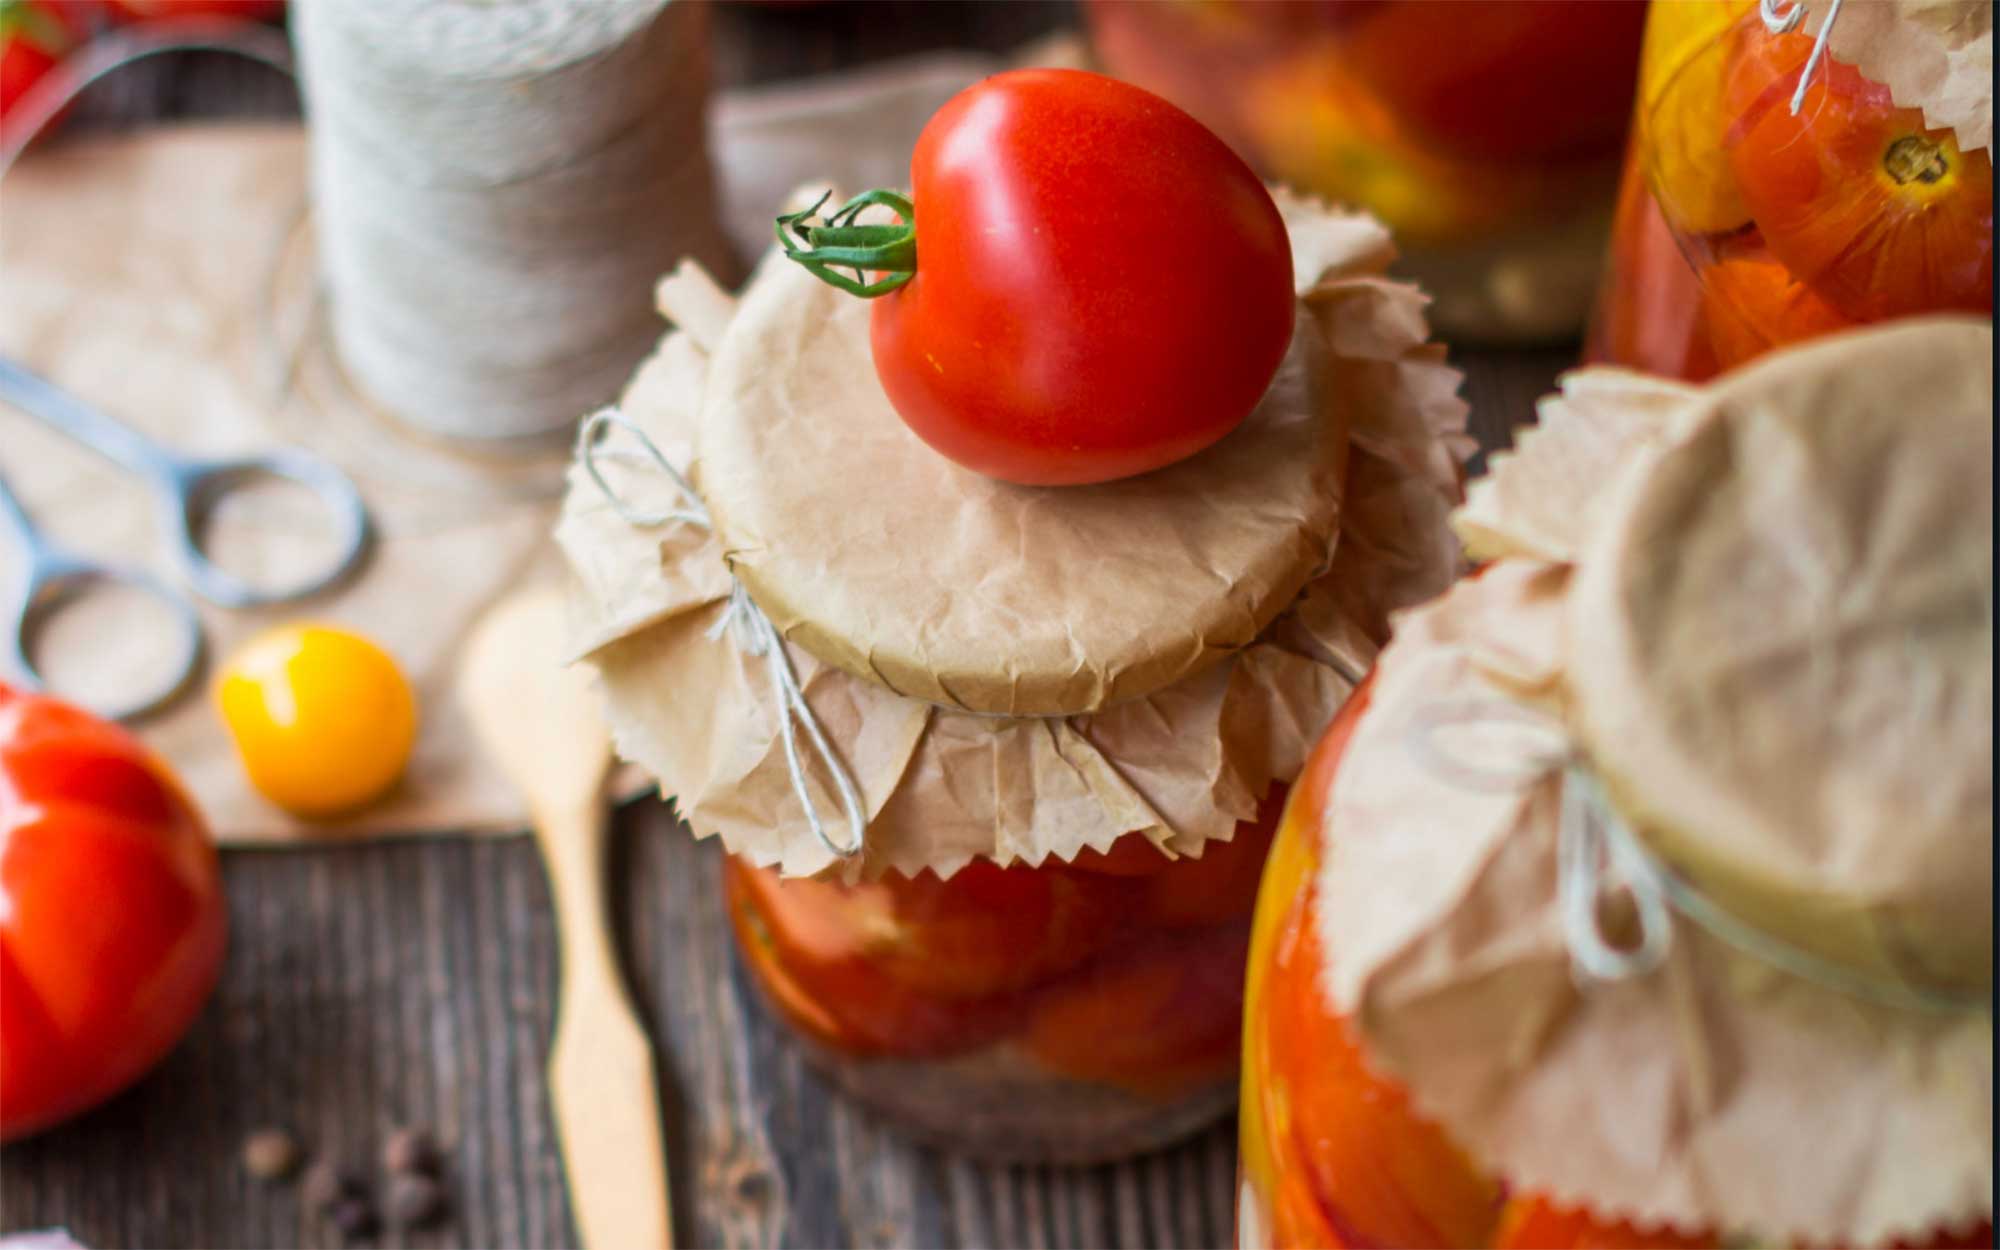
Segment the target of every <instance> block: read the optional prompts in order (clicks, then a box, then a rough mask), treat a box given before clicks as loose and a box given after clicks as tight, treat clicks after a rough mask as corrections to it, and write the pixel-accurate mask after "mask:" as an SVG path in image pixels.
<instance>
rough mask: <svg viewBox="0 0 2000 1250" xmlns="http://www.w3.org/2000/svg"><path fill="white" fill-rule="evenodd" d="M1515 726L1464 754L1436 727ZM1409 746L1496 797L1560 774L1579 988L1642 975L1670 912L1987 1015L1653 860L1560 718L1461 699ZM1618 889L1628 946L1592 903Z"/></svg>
mask: <svg viewBox="0 0 2000 1250" xmlns="http://www.w3.org/2000/svg"><path fill="white" fill-rule="evenodd" d="M1476 729H1489V730H1491V729H1498V730H1502V731H1506V730H1513V731H1516V732H1517V733H1519V734H1520V735H1521V738H1522V739H1524V741H1522V742H1521V743H1520V745H1521V748H1522V749H1521V750H1520V751H1519V753H1518V754H1516V755H1515V756H1514V757H1512V758H1509V759H1504V760H1501V761H1499V762H1488V761H1484V760H1482V761H1478V762H1474V761H1472V760H1469V759H1467V758H1466V757H1465V756H1463V755H1460V754H1458V753H1456V751H1455V750H1453V749H1451V748H1449V747H1447V746H1445V745H1444V744H1442V743H1440V742H1439V741H1438V734H1439V732H1440V731H1442V730H1476ZM1406 743H1407V745H1408V748H1409V750H1410V751H1411V753H1412V754H1413V755H1415V756H1416V757H1417V759H1418V760H1419V761H1420V762H1421V763H1422V764H1423V766H1424V767H1425V768H1426V769H1428V770H1429V771H1430V772H1431V773H1432V774H1433V775H1435V776H1437V777H1439V778H1441V779H1443V780H1444V781H1446V782H1447V783H1449V784H1451V785H1455V786H1458V787H1460V788H1461V789H1465V790H1470V791H1475V792H1480V793H1486V794H1502V793H1508V792H1512V791H1519V790H1524V789H1526V788H1528V787H1529V786H1532V785H1535V784H1538V783H1540V782H1542V781H1544V780H1546V779H1547V778H1549V777H1550V776H1553V775H1557V774H1560V776H1561V787H1562V789H1561V809H1560V810H1561V816H1560V824H1559V825H1558V826H1557V833H1556V896H1557V905H1558V907H1559V908H1560V915H1561V919H1562V930H1563V944H1564V945H1565V946H1566V947H1567V948H1568V949H1569V957H1570V971H1571V975H1572V976H1573V977H1575V979H1576V980H1577V982H1578V984H1579V985H1583V986H1588V985H1591V984H1594V983H1595V984H1606V983H1611V982H1616V981H1624V980H1629V979H1631V978H1633V977H1639V976H1644V975H1646V974H1647V973H1649V972H1652V971H1653V970H1655V969H1656V968H1658V967H1659V966H1660V965H1661V964H1662V963H1663V962H1665V960H1666V957H1667V952H1668V950H1669V948H1670V947H1671V946H1672V944H1673V915H1672V913H1674V912H1679V913H1680V914H1681V915H1682V916H1683V917H1685V918H1686V919H1688V920H1691V921H1693V922H1694V923H1695V924H1697V925H1699V926H1701V927H1702V928H1703V929H1705V930H1707V931H1708V932H1709V933H1710V934H1711V935H1713V936H1714V937H1716V938H1719V939H1720V940H1722V941H1723V942H1725V943H1727V944H1728V945H1730V946H1733V947H1735V948H1736V949H1737V950H1739V951H1741V952H1742V953H1744V954H1746V955H1748V956H1750V957H1751V958H1753V959H1756V960H1758V961H1760V962H1762V963H1765V964H1769V965H1771V966H1773V967H1775V968H1778V969H1780V970H1781V971H1784V972H1787V973H1790V974H1791V975H1793V976H1796V977H1800V978H1803V979H1804V980H1807V981H1811V982H1814V983H1816V984H1818V985H1821V986H1824V987H1826V988H1828V989H1832V990H1837V991H1840V992H1842V993H1846V994H1851V995H1853V996H1855V997H1858V998H1864V999H1870V1000H1872V1001H1874V1002H1877V1003H1880V1004H1882V1005H1883V1006H1887V1007H1894V1008H1899V1009H1902V1010H1908V1011H1929V1012H1961V1011H1991V1010H1992V1006H1993V1000H1992V998H1991V997H1990V996H1981V995H1975V994H1956V993H1952V992H1950V991H1947V990H1940V989H1936V988H1928V987H1918V986H1913V985H1910V984H1908V983H1906V982H1902V981H1893V980H1889V979H1887V978H1884V977H1877V976H1871V975H1869V974H1867V973H1864V972H1859V971H1857V970H1855V969H1853V968H1850V967H1847V966H1845V965H1843V964H1838V963H1834V962H1833V961H1831V960H1828V959H1824V958H1822V957H1820V956H1819V955H1816V954H1814V953H1813V952H1811V951H1807V950H1803V949H1801V948H1800V947H1797V946H1794V945H1793V944H1792V943H1790V942H1788V941H1786V940H1785V939H1783V938H1781V937H1779V936H1777V935H1776V934H1773V933H1771V932H1769V931H1768V930H1765V929H1762V928H1759V927H1758V926H1756V925H1755V924H1752V923H1751V922H1749V921H1747V920H1744V919H1743V918H1742V917H1740V916H1738V915H1736V914H1735V913H1733V912H1731V911H1729V910H1728V909H1727V908H1725V907H1723V906H1722V905H1721V904H1720V903H1717V902H1716V901H1715V900H1714V899H1712V898H1710V897H1709V896H1708V895H1706V894H1704V893H1702V892H1701V890H1699V889H1697V888H1696V887H1695V886H1694V885H1692V884H1691V883H1689V882H1688V881H1687V880H1686V879H1685V878H1683V877H1681V876H1680V875H1679V874H1678V873H1676V872H1674V871H1673V870H1672V869H1671V868H1669V867H1668V866H1667V865H1666V864H1664V863H1663V862H1661V860H1660V859H1659V857H1658V856H1656V855H1654V854H1653V852H1652V850H1651V849H1650V848H1649V847H1647V846H1646V844H1645V841H1644V840H1643V839H1642V838H1640V836H1639V835H1638V834H1637V833H1635V832H1634V831H1633V830H1632V827H1631V826H1630V825H1628V824H1627V823H1626V822H1625V821H1624V820H1623V819H1622V818H1620V817H1619V815H1618V813H1617V812H1616V810H1615V809H1613V807H1612V806H1611V803H1610V800H1609V799H1608V798H1606V796H1605V794H1604V789H1603V786H1602V785H1601V784H1600V783H1599V782H1598V780H1597V777H1596V775H1595V774H1594V773H1592V772H1591V770H1590V768H1589V765H1588V762H1587V761H1586V760H1585V759H1584V757H1583V756H1582V754H1581V753H1579V752H1578V751H1577V750H1576V749H1575V747H1574V745H1573V744H1572V743H1571V741H1570V738H1569V735H1568V733H1567V731H1566V730H1565V729H1564V727H1563V726H1562V724H1561V723H1560V722H1559V721H1557V720H1555V719H1554V718H1552V717H1548V716H1543V715H1540V714H1538V713H1536V712H1534V711H1532V710H1530V709H1527V708H1523V707H1521V706H1520V705H1518V704H1512V703H1507V702H1504V701H1501V700H1491V699H1467V700H1458V701H1445V702H1438V703H1433V704H1430V705H1429V706H1427V707H1425V708H1423V709H1421V710H1419V711H1418V713H1417V714H1416V715H1415V716H1414V717H1413V718H1412V720H1411V722H1410V724H1409V726H1408V727H1407V731H1406ZM1620 893H1623V894H1624V895H1626V896H1627V897H1628V898H1630V900H1631V902H1632V906H1633V911H1634V918H1635V920H1636V923H1637V927H1638V938H1637V941H1635V942H1620V941H1617V940H1614V938H1613V937H1612V936H1611V935H1608V934H1607V933H1606V932H1605V928H1604V917H1603V911H1602V908H1601V903H1602V902H1603V900H1604V899H1606V898H1608V897H1615V896H1616V895H1618V894H1620Z"/></svg>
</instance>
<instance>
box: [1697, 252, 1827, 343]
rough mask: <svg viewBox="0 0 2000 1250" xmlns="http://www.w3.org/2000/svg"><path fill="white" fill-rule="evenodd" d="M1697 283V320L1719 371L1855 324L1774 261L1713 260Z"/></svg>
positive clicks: (1750, 259) (1751, 259) (1748, 259)
mask: <svg viewBox="0 0 2000 1250" xmlns="http://www.w3.org/2000/svg"><path fill="white" fill-rule="evenodd" d="M1701 286H1702V291H1701V320H1702V324H1703V326H1704V327H1705V328H1706V330H1707V333H1708V342H1709V347H1710V348H1711V350H1713V351H1714V353H1715V360H1716V364H1717V365H1718V366H1719V367H1720V368H1723V369H1733V368H1735V367H1736V366H1737V365H1740V364H1742V363H1743V362H1745V361H1747V360H1750V359H1751V358H1753V357H1756V356H1761V355H1762V354H1764V353H1765V352H1767V351H1770V350H1771V349H1772V348H1774V347H1783V346H1785V345H1787V344H1789V343H1798V342H1803V341H1804V340H1806V339H1810V338H1817V337H1819V336H1820V335H1822V334H1833V333H1836V332H1838V331H1841V330H1850V329H1853V328H1854V327H1855V326H1856V325H1858V324H1859V323H1858V322H1856V321H1854V320H1853V319H1852V318H1850V317H1848V316H1846V315H1844V314H1843V313H1842V312H1841V311H1840V310H1839V309H1837V308H1835V307H1834V306H1833V305H1831V304H1829V303H1827V302H1826V301H1825V300H1823V299H1821V298H1820V297H1819V294H1818V292H1816V291H1814V290H1813V289H1812V288H1811V287H1809V286H1807V285H1805V284H1804V283H1803V282H1800V281H1799V280H1798V279H1797V278H1795V277H1793V276H1792V271H1791V270H1789V269H1787V268H1785V267H1784V266H1783V265H1781V264H1779V263H1777V262H1776V261H1773V260H1759V259H1754V258H1743V259H1732V260H1724V261H1718V262H1717V263H1716V264H1713V265H1710V266H1709V267H1708V268H1707V269H1705V270H1703V271H1702V275H1701Z"/></svg>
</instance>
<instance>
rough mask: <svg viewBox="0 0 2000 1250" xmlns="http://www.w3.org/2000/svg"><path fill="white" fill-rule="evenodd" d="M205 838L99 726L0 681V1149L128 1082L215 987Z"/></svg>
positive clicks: (210, 858)
mask: <svg viewBox="0 0 2000 1250" xmlns="http://www.w3.org/2000/svg"><path fill="white" fill-rule="evenodd" d="M226 926H227V910H226V908H225V906H224V903H223V897H222V878H221V872H220V870H219V868H218V867H217V864H216V857H215V848H214V846H213V845H212V844H211V843H210V842H209V839H208V831H207V829H206V827H205V826H204V825H203V823H202V820H201V817H200V816H199V815H198V814H197V813H196V811H195V809H194V807H193V805H192V804H191V803H190V802H189V800H188V798H187V796H186V795H185V794H184V793H182V791H181V789H180V787H179V786H178V785H176V784H175V782H174V780H173V778H172V777H171V776H170V775H169V774H168V773H167V771H166V769H165V768H164V767H163V766H162V765H161V764H160V763H159V761H157V760H155V759H154V758H153V757H152V756H151V755H149V754H148V753H147V751H146V750H145V748H144V747H142V746H140V745H139V743H138V742H137V740H135V739H134V738H132V737H131V735H129V734H127V733H126V732H125V731H124V730H122V729H119V728H118V727H117V726H115V725H111V724H107V723H106V722H104V721H101V720H98V719H96V718H95V717H93V716H91V715H89V714H88V713H86V712H83V711H80V710H78V709H76V708H73V707H70V706H69V705H67V704H64V703H59V702H57V701H56V700H54V699H49V698H44V697H40V696H35V695H27V694H22V693H20V692H19V691H16V690H14V689H13V688H11V687H9V686H6V685H4V684H0V1140H4V1139H11V1138H15V1137H19V1136H21V1135H23V1134H26V1133H31V1132H34V1131H36V1130H38V1129H41V1128H46V1127H47V1126H49V1125H51V1124H54V1123H56V1122H57V1121H58V1120H62V1119H65V1118H67V1117H69V1116H72V1115H75V1114H76V1113H77V1112H79V1111H82V1110H84V1109H85V1108H87V1107H90V1106H92V1105H94V1104H96V1103H98V1102H101V1101H103V1100H104V1099H106V1098H108V1097H110V1096H111V1095H112V1094H114V1093H116V1092H118V1091H119V1090H120V1089H122V1088H124V1087H125V1086H126V1085H129V1084H130V1083H131V1082H133V1081H134V1080H136V1079H138V1077H139V1076H140V1075H141V1074H142V1073H144V1072H145V1071H146V1070H147V1069H148V1068H150V1067H152V1066H153V1065H154V1064H155V1063H157V1062H158V1061H159V1060H160V1058H161V1057H162V1056H164V1055H165V1054H166V1053H167V1051H168V1050H169V1049H171V1048H172V1046H173V1044H174V1043H175V1042H176V1041H177V1040H179V1038H180V1036H181V1035H182V1034H183V1033H185V1032H186V1031H187V1028H188V1026H189V1025H190V1024H191V1023H192V1022H193V1021H194V1018H195V1015H196V1013H197V1012H199V1011H200V1010H201V1006H202V1003H203V1002H204V1001H205V1000H206V999H207V998H208V995H209V991H210V990H212V989H213V988H214V987H215V980H216V975H217V973H218V971H219V970H220V968H221V964H222V949H223V939H224V932H225V929H226Z"/></svg>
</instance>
